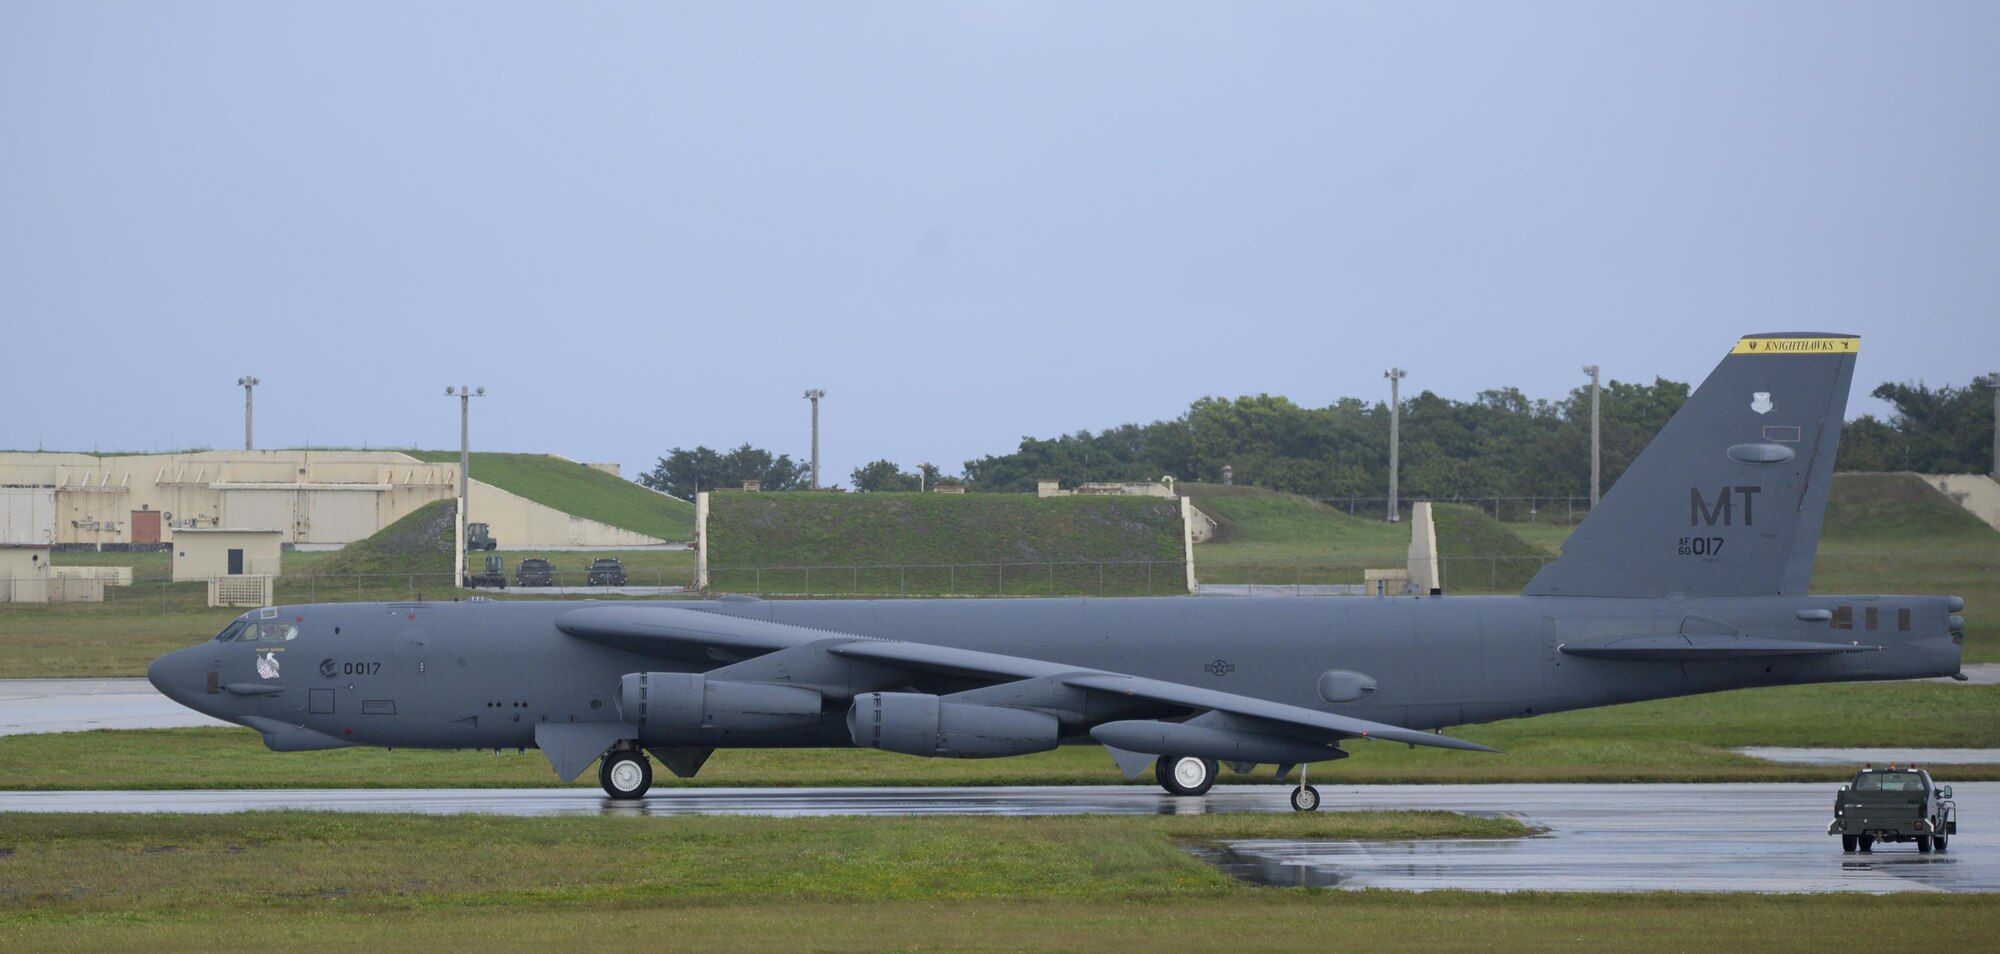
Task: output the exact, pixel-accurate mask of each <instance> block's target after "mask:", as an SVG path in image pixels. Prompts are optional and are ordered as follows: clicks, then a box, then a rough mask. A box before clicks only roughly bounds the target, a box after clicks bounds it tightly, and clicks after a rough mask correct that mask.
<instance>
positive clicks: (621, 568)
mask: <svg viewBox="0 0 2000 954" xmlns="http://www.w3.org/2000/svg"><path fill="white" fill-rule="evenodd" d="M583 583H584V585H585V586H624V585H625V564H623V563H620V562H618V560H617V558H615V557H599V558H597V559H595V560H592V561H590V569H589V570H588V571H586V572H585V573H584V575H583Z"/></svg>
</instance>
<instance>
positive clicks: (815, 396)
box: [806, 388, 826, 490]
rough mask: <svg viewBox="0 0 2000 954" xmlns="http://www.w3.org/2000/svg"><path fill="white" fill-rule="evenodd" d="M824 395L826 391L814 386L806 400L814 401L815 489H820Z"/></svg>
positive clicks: (813, 478)
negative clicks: (820, 433)
mask: <svg viewBox="0 0 2000 954" xmlns="http://www.w3.org/2000/svg"><path fill="white" fill-rule="evenodd" d="M823 397H826V392H825V391H822V390H820V389H819V388H813V389H811V390H809V391H807V392H806V400H808V401H811V402H813V462H812V468H813V477H812V480H813V483H812V488H813V489H814V490H818V489H819V399H820V398H823Z"/></svg>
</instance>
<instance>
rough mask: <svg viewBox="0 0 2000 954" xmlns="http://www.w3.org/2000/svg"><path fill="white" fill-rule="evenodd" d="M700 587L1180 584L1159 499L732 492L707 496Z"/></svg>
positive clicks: (1056, 590)
mask: <svg viewBox="0 0 2000 954" xmlns="http://www.w3.org/2000/svg"><path fill="white" fill-rule="evenodd" d="M708 537H709V556H708V563H709V575H710V580H711V589H713V590H714V591H716V592H719V593H726V592H731V591H737V592H760V593H766V594H774V593H775V594H815V595H849V594H854V595H868V594H874V595H897V594H911V595H921V594H954V595H964V596H1010V595H1012V596H1077V595H1090V596H1097V595H1104V596H1125V595H1135V594H1141V595H1142V594H1146V593H1153V594H1156V595H1168V594H1173V593H1185V592H1187V580H1186V573H1185V570H1184V562H1183V558H1184V553H1183V551H1182V539H1181V514H1180V501H1178V500H1175V499H1173V498H1165V497H1121V496H1099V495H1091V496H1075V497H1050V498H1046V499H1044V498H1036V497H1031V496H1028V495H1026V494H924V493H871V494H832V493H741V492H733V493H732V492H723V493H716V494H713V495H711V496H710V497H709V515H708Z"/></svg>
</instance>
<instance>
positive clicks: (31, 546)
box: [0, 543, 49, 603]
mask: <svg viewBox="0 0 2000 954" xmlns="http://www.w3.org/2000/svg"><path fill="white" fill-rule="evenodd" d="M48 600H49V545H48V544H46V543H0V603H8V602H13V603H46V602H48Z"/></svg>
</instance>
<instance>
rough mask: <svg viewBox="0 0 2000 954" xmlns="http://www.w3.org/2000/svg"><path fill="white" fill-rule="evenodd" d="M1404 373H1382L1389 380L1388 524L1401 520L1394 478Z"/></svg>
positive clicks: (1401, 435)
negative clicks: (1397, 506) (1397, 509)
mask: <svg viewBox="0 0 2000 954" xmlns="http://www.w3.org/2000/svg"><path fill="white" fill-rule="evenodd" d="M1405 373H1406V372H1405V371H1404V370H1403V369H1402V368H1390V369H1389V370H1387V371H1384V372H1382V376H1383V377H1385V378H1388V379H1389V522H1390V523H1396V522H1398V521H1400V520H1402V519H1403V518H1402V515H1401V514H1399V513H1398V512H1397V511H1396V476H1397V470H1398V468H1399V465H1400V464H1401V463H1402V461H1401V459H1400V458H1401V454H1402V449H1401V448H1400V447H1398V446H1397V445H1398V444H1400V443H1401V441H1402V437H1403V431H1402V427H1403V391H1402V381H1403V376H1404V375H1405Z"/></svg>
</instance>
